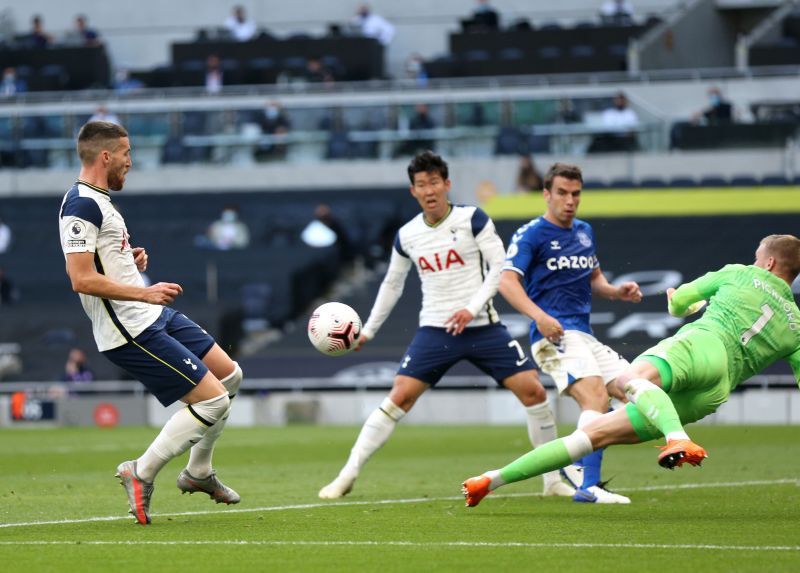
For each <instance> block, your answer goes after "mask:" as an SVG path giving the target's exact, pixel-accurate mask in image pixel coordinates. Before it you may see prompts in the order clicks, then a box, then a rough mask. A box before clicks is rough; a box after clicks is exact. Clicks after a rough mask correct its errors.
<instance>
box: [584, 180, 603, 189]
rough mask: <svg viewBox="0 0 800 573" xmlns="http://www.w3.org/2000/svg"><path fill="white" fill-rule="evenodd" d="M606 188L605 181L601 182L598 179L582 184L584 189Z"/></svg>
mask: <svg viewBox="0 0 800 573" xmlns="http://www.w3.org/2000/svg"><path fill="white" fill-rule="evenodd" d="M606 187H608V185H606V183H605V181H601V180H600V179H587V180H586V181H584V182H583V188H584V189H604V188H606Z"/></svg>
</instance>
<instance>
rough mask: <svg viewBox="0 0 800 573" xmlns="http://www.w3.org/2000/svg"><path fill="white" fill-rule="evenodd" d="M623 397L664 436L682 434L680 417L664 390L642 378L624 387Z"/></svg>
mask: <svg viewBox="0 0 800 573" xmlns="http://www.w3.org/2000/svg"><path fill="white" fill-rule="evenodd" d="M625 395H626V396H627V397H628V399H629V400H630V401H631V402H633V404H634V405H635V406H636V409H637V410H639V412H640V413H641V414H642V416H644V417H645V418H646V419H647V421H648V422H650V423H651V424H653V425H654V426H655V427H656V428H658V430H659V431H660V432H661V433H662V434H664V435H665V436H667V435H669V434H675V433H683V425H682V424H681V419H680V416H678V412H677V411H676V410H675V406H674V405H673V404H672V400H670V399H669V396H668V395H667V393H666V392H664V390H662V389H661V388H659V387H658V386H656V385H655V384H653V383H652V382H650V381H649V380H645V379H644V378H637V379H635V380H631V381H630V382H628V383H627V384H626V385H625Z"/></svg>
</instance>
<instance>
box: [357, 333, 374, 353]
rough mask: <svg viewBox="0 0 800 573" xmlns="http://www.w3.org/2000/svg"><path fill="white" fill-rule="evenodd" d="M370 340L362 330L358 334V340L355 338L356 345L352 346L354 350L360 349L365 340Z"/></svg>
mask: <svg viewBox="0 0 800 573" xmlns="http://www.w3.org/2000/svg"><path fill="white" fill-rule="evenodd" d="M369 341H370V337H369V336H367V335H366V334H364V333H363V332H362V333H361V334H359V335H358V340H356V347H355V348H353V350H355V351H356V352H358V351H359V350H361V347H362V346H364V345H365V344H366V343H367V342H369Z"/></svg>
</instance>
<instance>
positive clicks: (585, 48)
mask: <svg viewBox="0 0 800 573" xmlns="http://www.w3.org/2000/svg"><path fill="white" fill-rule="evenodd" d="M596 54H597V52H596V51H595V49H594V46H589V45H588V44H577V45H575V46H571V47H570V49H569V55H570V56H572V57H573V58H593V57H595V55H596Z"/></svg>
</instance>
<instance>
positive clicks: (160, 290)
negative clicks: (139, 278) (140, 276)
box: [142, 283, 183, 306]
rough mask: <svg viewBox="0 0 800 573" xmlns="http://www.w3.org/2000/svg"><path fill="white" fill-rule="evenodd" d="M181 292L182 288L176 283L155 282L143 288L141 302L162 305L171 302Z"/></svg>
mask: <svg viewBox="0 0 800 573" xmlns="http://www.w3.org/2000/svg"><path fill="white" fill-rule="evenodd" d="M181 293H183V288H182V287H181V285H179V284H177V283H156V284H154V285H152V286H149V287H147V288H146V289H144V298H143V300H142V302H147V303H150V304H160V305H162V306H163V305H167V304H169V303H171V302H172V301H173V300H175V297H177V296H178V295H179V294H181Z"/></svg>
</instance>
